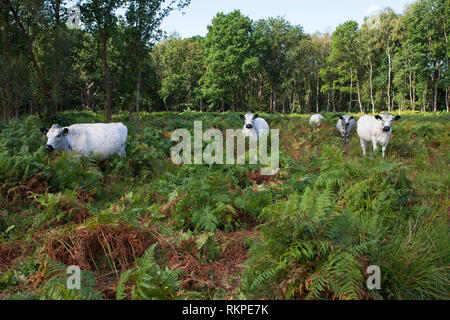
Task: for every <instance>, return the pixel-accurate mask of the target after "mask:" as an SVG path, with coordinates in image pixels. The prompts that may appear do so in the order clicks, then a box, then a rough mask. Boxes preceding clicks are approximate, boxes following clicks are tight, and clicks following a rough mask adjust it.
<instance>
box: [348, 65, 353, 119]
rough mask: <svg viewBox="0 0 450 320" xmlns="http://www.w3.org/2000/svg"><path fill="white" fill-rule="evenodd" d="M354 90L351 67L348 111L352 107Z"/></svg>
mask: <svg viewBox="0 0 450 320" xmlns="http://www.w3.org/2000/svg"><path fill="white" fill-rule="evenodd" d="M352 91H353V69H352V68H350V101H349V102H348V112H351V109H352V98H353V97H352Z"/></svg>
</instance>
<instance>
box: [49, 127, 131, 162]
mask: <svg viewBox="0 0 450 320" xmlns="http://www.w3.org/2000/svg"><path fill="white" fill-rule="evenodd" d="M41 131H42V133H43V134H45V135H47V143H46V145H45V149H46V150H47V151H49V152H51V151H53V150H56V149H58V150H64V151H68V150H73V151H75V152H79V153H81V154H83V155H85V156H86V157H89V156H91V154H92V155H93V156H94V158H96V159H97V160H99V161H103V160H106V159H108V158H109V157H111V156H113V155H115V154H117V155H119V156H122V155H124V154H125V144H126V142H127V136H128V129H127V127H126V126H125V125H124V124H123V123H89V124H73V125H71V126H70V127H64V128H62V127H61V126H59V125H58V124H54V125H52V127H51V128H50V129H47V128H41Z"/></svg>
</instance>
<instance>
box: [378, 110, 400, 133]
mask: <svg viewBox="0 0 450 320" xmlns="http://www.w3.org/2000/svg"><path fill="white" fill-rule="evenodd" d="M400 118H401V117H400V116H395V117H394V116H393V115H392V114H390V113H385V114H382V115H376V116H375V119H377V120H378V121H381V128H382V130H383V131H384V132H389V131H391V128H392V123H393V122H394V121H397V120H399V119H400Z"/></svg>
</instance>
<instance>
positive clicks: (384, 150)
mask: <svg viewBox="0 0 450 320" xmlns="http://www.w3.org/2000/svg"><path fill="white" fill-rule="evenodd" d="M386 148H387V144H385V145H384V146H383V148H382V149H381V150H383V159H384V155H385V153H386Z"/></svg>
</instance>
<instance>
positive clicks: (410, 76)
mask: <svg viewBox="0 0 450 320" xmlns="http://www.w3.org/2000/svg"><path fill="white" fill-rule="evenodd" d="M409 102H410V103H411V110H413V111H414V106H413V96H412V71H411V70H409Z"/></svg>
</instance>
